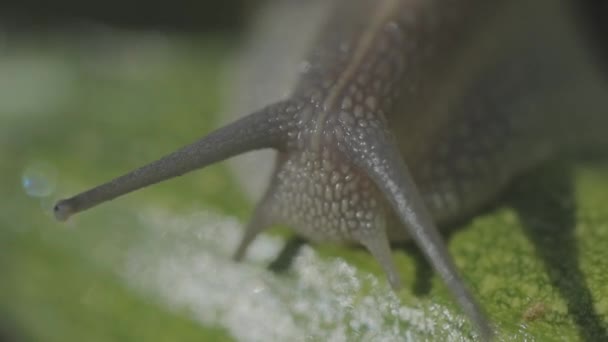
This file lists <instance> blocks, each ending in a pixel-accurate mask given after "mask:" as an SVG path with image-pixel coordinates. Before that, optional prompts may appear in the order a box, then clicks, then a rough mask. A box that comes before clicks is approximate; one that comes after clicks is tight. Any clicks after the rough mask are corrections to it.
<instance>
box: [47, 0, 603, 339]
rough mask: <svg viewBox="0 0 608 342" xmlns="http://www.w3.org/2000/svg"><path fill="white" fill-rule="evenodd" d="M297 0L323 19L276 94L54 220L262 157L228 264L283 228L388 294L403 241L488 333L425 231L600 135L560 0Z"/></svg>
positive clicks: (598, 107) (588, 60)
mask: <svg viewBox="0 0 608 342" xmlns="http://www.w3.org/2000/svg"><path fill="white" fill-rule="evenodd" d="M311 3H316V4H317V5H318V6H319V7H316V9H315V8H312V7H310V8H308V9H307V10H310V13H317V14H318V13H326V15H324V19H323V20H319V21H318V22H323V24H319V25H309V26H308V27H307V28H306V29H302V31H303V32H314V31H316V34H315V35H312V36H314V37H316V38H314V39H309V38H301V37H297V38H298V39H294V40H298V41H300V38H301V41H302V42H303V43H302V44H300V46H303V45H307V46H308V47H307V50H308V54H307V55H304V60H303V61H302V62H301V63H300V64H298V65H299V67H298V68H297V73H295V76H294V77H292V79H291V80H288V79H289V77H287V76H286V77H285V78H284V80H286V79H287V80H288V82H291V85H290V86H289V88H288V89H291V91H289V92H287V93H286V94H280V95H277V96H276V98H273V99H270V100H269V101H270V102H268V103H265V104H264V105H263V106H262V105H260V106H259V107H256V108H247V112H250V111H251V110H255V111H254V112H253V113H251V114H249V115H246V116H244V117H242V118H240V119H238V120H236V121H234V122H232V123H230V124H228V125H226V126H224V127H222V128H220V129H218V130H216V131H214V132H212V133H210V134H208V135H207V136H205V137H204V138H202V139H201V140H199V141H196V142H194V143H193V144H191V145H188V146H185V147H183V148H181V149H179V150H177V151H176V152H174V153H171V154H169V155H167V156H165V157H163V158H161V159H159V160H157V161H155V162H152V163H151V164H148V165H146V166H143V167H141V168H139V169H136V170H134V171H132V172H130V173H127V174H125V175H124V176H121V177H118V178H116V179H114V180H112V181H110V182H108V183H105V184H102V185H100V186H98V187H95V188H93V189H91V190H88V191H85V192H83V193H81V194H78V195H76V196H74V197H72V198H69V199H65V200H62V201H59V202H58V203H57V205H56V206H55V208H54V210H55V215H56V217H57V218H58V219H59V220H65V219H67V218H68V217H69V216H70V215H72V214H74V213H77V212H80V211H83V210H85V209H88V208H91V207H93V206H95V205H97V204H100V203H102V202H105V201H108V200H111V199H114V198H116V197H118V196H121V195H123V194H126V193H129V192H131V191H134V190H137V189H140V188H142V187H145V186H148V185H151V184H154V183H158V182H160V181H164V180H166V179H169V178H172V177H176V176H179V175H182V174H184V173H186V172H189V171H192V170H195V169H199V168H202V167H205V166H207V165H210V164H212V163H216V162H218V161H221V160H224V159H226V158H229V157H232V156H236V155H239V154H243V153H245V152H248V151H252V150H259V149H273V150H275V151H276V157H275V160H276V162H275V166H274V170H273V171H272V176H271V178H270V181H269V183H268V185H267V187H266V190H265V192H264V194H263V196H262V197H261V199H260V200H259V202H258V204H257V206H256V209H255V211H254V214H253V217H252V218H251V220H250V222H249V224H248V225H247V228H246V231H245V233H244V236H243V238H242V241H241V243H240V245H239V246H238V249H237V251H236V253H235V259H236V260H240V259H242V258H243V257H244V255H245V252H246V250H247V247H248V246H249V244H250V243H251V242H252V241H253V240H254V238H255V237H256V235H258V234H259V233H260V232H262V231H263V230H264V229H266V228H268V227H269V226H272V225H275V224H279V223H280V224H286V225H288V226H290V227H292V228H293V229H294V230H295V232H296V234H297V235H298V236H299V237H302V238H303V239H306V240H308V241H312V242H320V241H323V242H335V243H340V244H346V245H362V246H363V247H365V248H366V249H367V250H369V252H370V253H371V254H372V255H373V256H374V258H375V259H376V260H377V261H378V262H379V263H380V265H381V266H382V268H383V269H384V271H385V272H386V275H387V278H388V281H389V283H390V284H391V286H392V287H393V288H394V289H398V288H399V287H400V286H401V282H400V277H399V274H398V273H397V271H396V268H395V265H394V263H393V259H392V256H391V251H390V247H389V243H390V242H399V241H403V240H406V239H411V240H413V241H414V242H415V243H416V244H417V246H418V247H419V248H420V250H421V251H422V253H423V254H424V255H425V257H426V258H427V260H428V261H429V263H430V264H431V265H432V266H433V268H434V270H435V271H436V272H437V273H438V274H439V276H440V277H441V278H442V279H443V281H444V282H445V283H446V285H447V287H448V288H449V290H450V291H451V292H452V294H453V296H454V298H455V300H456V301H457V302H458V303H459V305H460V307H461V308H462V310H463V311H464V312H465V313H466V314H467V316H468V317H469V319H470V320H471V322H472V323H473V324H474V325H475V326H476V328H477V330H478V332H479V335H480V337H481V338H482V339H483V340H487V339H490V338H491V336H492V335H493V333H492V328H491V325H490V324H489V321H488V319H486V317H485V315H484V313H483V311H482V310H481V308H480V307H479V305H478V304H477V302H476V301H475V299H474V296H473V295H472V294H471V293H470V292H469V291H468V290H467V287H466V286H465V284H464V282H463V280H462V278H461V277H460V275H459V274H458V271H457V270H456V267H455V266H454V263H453V260H452V258H451V257H450V255H449V254H448V252H447V249H446V246H445V244H444V242H443V240H442V238H441V236H440V234H439V232H438V229H437V226H443V225H446V224H449V223H451V222H455V221H458V220H461V219H462V218H466V217H469V216H471V215H474V214H475V213H476V212H478V211H479V210H480V209H481V208H482V207H483V206H484V205H486V204H487V203H488V202H489V201H491V200H493V199H494V198H496V197H497V196H498V195H500V193H501V192H503V191H504V190H505V188H506V187H507V186H508V185H509V183H510V182H511V181H512V180H513V179H514V178H515V177H517V176H518V175H520V174H522V173H524V172H525V171H527V170H529V169H530V168H532V167H535V166H537V165H539V164H540V163H543V162H544V161H547V160H548V159H550V158H554V157H555V156H557V155H559V154H560V153H571V152H572V151H576V150H578V149H583V148H585V147H587V146H595V147H597V146H598V143H599V142H600V141H602V139H603V136H604V131H605V127H606V125H605V123H606V121H607V120H606V119H605V115H604V111H605V109H606V108H607V107H608V106H607V105H606V96H605V94H606V88H605V86H604V83H603V80H602V79H601V78H600V75H599V72H598V70H596V68H595V67H596V66H595V63H594V61H595V59H594V56H593V53H592V52H591V51H589V50H590V49H589V48H588V46H587V45H586V43H585V39H582V38H581V36H582V35H583V33H582V32H583V30H582V29H581V28H580V27H579V26H578V25H577V24H576V20H575V18H574V17H575V16H574V15H573V14H572V13H573V11H571V8H570V7H569V5H568V4H569V3H566V2H560V1H555V0H537V1H527V0H510V1H507V0H504V1H501V0H496V1H487V0H426V1H423V0H336V1H325V2H323V4H320V3H319V2H315V1H312V2H311ZM311 6H312V5H311ZM319 9H321V10H319ZM298 13H300V12H298ZM301 13H304V11H303V12H301ZM299 22H300V23H301V22H302V21H299ZM313 23H317V21H314V22H313ZM286 25H289V22H286ZM294 26H297V24H296V21H294ZM315 27H318V29H317V30H315V29H313V28H315ZM275 39H283V40H286V39H289V37H286V36H284V35H283V36H276V37H275ZM298 49H299V48H298ZM298 49H294V50H293V51H298ZM290 51H291V50H290ZM277 68H280V66H279V65H278V64H277ZM292 69H293V68H292ZM265 70H266V71H265V73H267V74H269V75H270V74H272V73H274V72H275V71H273V69H272V68H271V67H270V68H268V69H265ZM279 78H280V77H279ZM283 89H285V88H283ZM251 91H254V90H251ZM272 96H274V95H272ZM272 96H269V97H272ZM582 133H584V134H582Z"/></svg>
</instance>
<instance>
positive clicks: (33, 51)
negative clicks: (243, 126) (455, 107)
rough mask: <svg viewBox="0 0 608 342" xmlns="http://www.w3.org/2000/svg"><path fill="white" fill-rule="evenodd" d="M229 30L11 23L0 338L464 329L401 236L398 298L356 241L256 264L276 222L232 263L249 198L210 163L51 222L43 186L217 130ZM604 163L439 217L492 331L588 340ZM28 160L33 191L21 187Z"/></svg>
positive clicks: (88, 180)
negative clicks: (87, 32) (467, 216)
mask: <svg viewBox="0 0 608 342" xmlns="http://www.w3.org/2000/svg"><path fill="white" fill-rule="evenodd" d="M229 40H230V38H226V37H206V36H203V37H177V36H168V37H158V36H154V35H143V36H141V35H128V36H127V37H124V36H120V35H118V36H113V35H111V36H110V37H105V36H102V37H99V36H96V35H92V36H90V37H89V36H83V37H77V36H69V35H53V36H45V37H38V36H36V37H33V36H16V37H13V38H11V39H9V41H8V43H7V45H6V46H5V52H3V54H1V55H0V73H2V72H9V71H10V72H11V75H12V77H13V79H11V80H7V79H6V77H5V78H3V80H0V142H1V144H0V155H2V159H3V162H2V163H0V189H2V192H1V194H2V203H3V205H2V206H0V223H1V226H0V227H1V229H0V274H1V276H0V339H2V337H5V338H7V339H8V338H13V339H15V340H33V341H84V340H86V341H141V340H145V341H156V340H158V341H188V340H199V341H201V340H203V341H207V340H208V341H222V340H233V339H235V340H251V341H268V340H287V339H292V338H296V339H306V338H308V339H310V340H315V341H316V340H319V341H321V340H330V339H333V340H341V339H344V340H362V341H363V340H396V339H399V340H401V339H402V338H406V339H413V340H454V341H461V340H462V341H466V340H469V339H472V338H474V332H473V331H472V329H471V328H470V326H469V325H468V323H467V322H466V319H465V318H464V317H462V315H461V314H460V310H459V309H458V307H457V306H456V305H455V304H454V302H453V300H452V299H451V297H450V296H449V294H448V292H447V290H446V288H445V286H444V285H443V284H442V282H441V281H440V279H438V278H437V277H436V276H435V275H434V273H433V272H432V270H430V269H429V267H428V265H426V263H425V262H424V261H423V260H422V257H421V256H420V253H419V252H417V249H416V248H415V246H412V245H406V246H404V247H403V248H400V249H396V250H395V252H394V257H395V258H396V260H397V263H398V265H399V268H400V271H401V274H402V277H403V279H404V283H405V286H404V289H403V290H402V291H401V292H399V293H398V296H395V295H394V294H393V293H392V292H391V291H390V290H389V287H388V286H387V284H386V281H385V279H384V276H383V273H382V270H381V269H380V267H379V266H378V265H377V264H376V262H375V261H374V260H373V258H372V257H371V256H370V255H368V253H367V252H365V251H364V250H362V249H346V248H343V247H338V246H326V245H323V246H315V247H313V248H311V247H305V248H304V249H303V251H302V253H301V255H300V256H299V257H298V258H296V260H295V264H294V265H293V267H292V269H291V270H290V271H289V272H287V273H286V274H274V273H272V272H269V271H266V269H265V265H266V264H267V263H268V262H270V261H271V260H272V259H273V257H274V256H275V255H276V254H277V253H278V251H279V249H280V248H281V245H282V244H283V240H284V236H285V235H288V233H285V230H281V231H279V232H276V231H275V232H271V233H269V234H264V235H263V236H261V237H260V238H259V239H258V240H256V242H255V243H254V244H253V246H252V248H251V251H250V253H249V254H248V256H247V258H246V260H245V261H244V262H243V263H241V264H236V263H233V262H232V261H231V260H230V255H231V253H232V250H233V249H234V247H235V245H236V243H237V241H238V238H239V235H240V232H241V230H242V223H243V222H245V221H246V220H247V218H248V216H249V215H250V211H251V208H252V205H251V203H249V201H248V200H247V199H246V198H245V197H244V195H243V194H242V192H241V190H240V187H239V185H238V183H237V181H236V180H235V179H234V178H233V177H232V176H231V174H230V172H229V170H228V167H227V165H226V164H222V163H220V164H218V165H213V166H211V167H208V168H207V169H205V170H202V171H199V172H196V173H192V174H189V175H186V176H183V177H179V178H177V179H174V180H171V181H169V182H166V183H162V184H158V185H156V186H154V187H150V188H148V189H144V190H141V191H138V192H136V193H133V194H129V195H128V196H125V197H123V198H120V199H117V200H114V201H112V202H110V203H106V204H103V205H101V206H99V207H96V208H95V209H93V210H91V211H89V212H86V213H83V214H81V215H78V216H76V217H74V218H72V219H70V220H69V221H68V222H67V223H65V224H64V223H57V222H55V221H54V220H53V218H52V217H51V215H50V208H51V206H52V203H53V201H54V200H55V199H57V198H59V197H64V196H67V195H72V194H74V193H76V192H78V191H81V190H83V189H86V188H87V187H90V186H92V185H96V184H98V183H100V182H102V181H106V180H108V179H110V178H112V177H115V176H117V175H119V174H121V173H123V172H125V171H127V170H130V169H132V168H134V167H137V166H140V165H141V164H144V163H146V162H149V161H151V160H154V159H156V158H158V157H159V156H161V155H163V154H166V153H168V152H171V151H172V150H173V149H175V148H177V147H179V146H182V145H184V144H186V143H189V142H191V141H193V140H195V139H197V138H199V137H200V136H202V135H204V134H206V133H207V132H209V131H210V130H212V128H213V127H215V125H216V122H217V113H219V112H220V111H221V109H220V104H219V100H218V99H219V97H220V94H219V89H220V77H221V72H220V71H221V70H222V68H223V67H225V60H226V59H227V58H228V56H229V55H230V53H231V52H232V51H231V48H230V45H229V44H227V43H225V41H229ZM4 75H7V74H6V73H4ZM32 80H33V81H32ZM28 82H29V83H28ZM41 84H43V85H44V84H46V85H47V88H44V87H42V86H41ZM19 97H23V98H24V99H25V100H23V99H20V98H19ZM36 103H39V104H38V105H36ZM32 170H33V171H32ZM607 171H608V166H607V165H606V164H605V163H602V162H585V163H576V164H574V166H573V165H572V164H571V163H566V162H556V163H552V164H551V165H547V166H546V167H543V168H542V169H539V170H537V171H535V172H533V173H532V174H531V175H529V176H528V177H526V178H524V179H522V180H521V181H520V182H518V183H516V185H514V186H513V188H512V189H511V191H510V192H509V193H508V194H506V195H505V196H504V198H502V199H501V201H499V202H497V203H496V205H495V206H494V207H493V208H491V209H489V210H487V211H485V212H483V213H480V214H479V215H477V216H475V217H473V218H472V219H471V220H470V221H468V222H466V223H464V224H463V225H461V226H459V227H458V228H457V229H451V230H448V231H446V239H447V240H448V245H449V249H450V252H451V254H452V255H453V257H454V259H455V261H456V264H457V265H458V267H459V269H460V270H461V273H462V275H463V276H464V278H465V279H466V281H467V282H468V284H469V285H470V287H471V288H472V290H473V292H474V293H476V294H477V298H478V299H479V302H480V303H481V304H482V306H483V307H484V308H485V309H486V311H487V313H488V316H489V317H491V319H492V321H493V322H495V324H496V325H497V329H498V337H499V340H505V341H519V340H536V341H576V340H593V341H595V340H601V339H602V338H606V329H607V326H608V285H607V284H608V279H607V278H608V276H607V275H606V272H605V270H607V269H608V265H607V263H608V261H607V260H608V255H607V253H608V249H607V248H605V246H606V242H607V241H608V207H607V206H606V203H608V172H607ZM32 172H34V173H35V172H38V173H40V174H42V176H41V177H42V178H41V182H42V183H43V184H42V186H43V187H44V186H48V187H49V188H50V189H51V190H50V191H49V193H48V196H43V197H33V196H29V195H28V194H27V193H26V188H27V189H29V190H30V191H31V190H32V189H31V186H30V187H28V186H26V187H24V185H23V184H22V183H23V179H22V178H23V177H24V176H28V175H29V176H31V175H32ZM34 190H35V189H34Z"/></svg>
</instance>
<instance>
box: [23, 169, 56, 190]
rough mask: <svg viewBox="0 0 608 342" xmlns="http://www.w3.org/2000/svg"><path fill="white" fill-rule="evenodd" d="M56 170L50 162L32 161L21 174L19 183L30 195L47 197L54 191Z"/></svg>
mask: <svg viewBox="0 0 608 342" xmlns="http://www.w3.org/2000/svg"><path fill="white" fill-rule="evenodd" d="M56 179H57V170H56V169H55V168H54V167H53V166H52V165H50V164H48V163H44V162H34V163H31V164H30V165H28V166H27V167H26V168H25V170H24V171H23V175H22V176H21V185H22V186H23V189H24V190H25V192H26V193H27V194H28V195H29V196H32V197H47V196H50V195H51V194H52V193H53V191H55V186H56Z"/></svg>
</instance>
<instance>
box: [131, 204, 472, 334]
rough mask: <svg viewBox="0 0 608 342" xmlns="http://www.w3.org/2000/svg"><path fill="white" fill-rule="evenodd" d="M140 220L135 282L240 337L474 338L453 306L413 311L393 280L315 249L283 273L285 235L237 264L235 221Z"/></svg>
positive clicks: (159, 215)
mask: <svg viewBox="0 0 608 342" xmlns="http://www.w3.org/2000/svg"><path fill="white" fill-rule="evenodd" d="M140 218H141V221H142V225H143V226H144V227H145V229H147V230H148V231H147V232H146V234H145V236H147V237H146V240H145V241H143V242H142V243H140V244H138V245H136V246H134V247H132V249H131V250H130V251H129V252H128V259H127V267H126V269H125V270H124V272H123V273H124V275H125V277H126V278H127V280H128V281H129V283H130V284H132V286H134V287H135V288H137V289H139V290H142V291H144V292H147V293H151V294H152V295H153V296H155V297H159V298H160V300H161V302H164V303H166V304H167V305H169V306H171V307H174V308H177V309H179V310H182V309H183V308H186V309H187V310H189V311H190V312H192V314H193V316H194V318H195V319H196V320H198V321H200V322H202V323H203V324H205V325H218V326H221V327H223V328H225V329H226V330H228V331H229V332H230V333H231V334H232V335H233V336H234V337H235V338H236V339H237V340H239V341H303V340H310V341H325V340H331V341H353V340H360V341H372V340H373V341H404V340H406V341H408V340H409V341H414V340H429V339H436V338H441V340H445V341H466V340H468V337H466V336H463V334H462V333H461V331H462V326H463V324H464V321H463V319H462V318H461V317H460V316H458V315H455V314H454V313H453V312H450V311H449V310H448V309H447V308H444V307H441V306H438V305H435V304H434V305H432V306H430V307H427V308H425V309H421V308H420V309H419V308H412V307H407V306H404V305H402V304H401V303H400V301H399V299H398V298H397V297H396V296H395V294H394V293H393V292H392V291H391V290H390V288H389V287H388V286H387V285H386V283H385V282H384V281H379V280H378V279H377V278H376V277H375V276H374V275H371V274H365V273H364V272H361V271H358V270H357V269H356V268H355V267H353V266H352V265H349V264H348V263H347V262H345V261H343V260H341V259H333V260H324V259H322V258H320V257H318V256H317V255H316V253H315V251H314V250H313V249H312V248H310V247H304V248H303V249H302V251H301V252H300V254H299V256H298V257H297V258H296V259H295V261H294V264H293V265H292V267H291V270H290V271H289V272H288V273H287V274H283V275H276V274H274V273H272V272H270V271H268V270H267V269H266V266H267V264H268V263H269V262H270V261H272V260H273V258H274V257H275V256H276V255H277V254H278V252H279V250H280V249H281V248H282V246H283V241H282V240H281V239H279V238H276V237H271V236H267V235H261V236H259V237H258V238H257V239H256V241H255V242H254V243H253V244H252V246H251V247H250V249H249V251H248V254H247V257H246V260H245V261H244V262H242V263H235V262H233V261H232V260H231V255H232V253H233V251H234V249H235V248H236V246H237V244H238V241H239V239H240V237H241V234H242V231H243V227H242V225H241V224H240V223H239V222H238V221H236V220H235V219H233V218H227V217H224V216H221V215H217V214H213V213H209V212H197V213H194V214H190V215H185V216H175V215H172V214H171V213H170V212H167V211H166V210H162V209H161V210H159V209H153V210H147V211H145V212H144V213H142V215H141V216H140Z"/></svg>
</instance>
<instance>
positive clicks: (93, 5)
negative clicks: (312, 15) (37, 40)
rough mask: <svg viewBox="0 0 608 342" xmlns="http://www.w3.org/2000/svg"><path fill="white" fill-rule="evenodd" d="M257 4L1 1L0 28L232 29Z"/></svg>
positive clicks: (235, 0)
mask: <svg viewBox="0 0 608 342" xmlns="http://www.w3.org/2000/svg"><path fill="white" fill-rule="evenodd" d="M259 2H260V1H256V0H218V1H213V0H198V1H197V0H176V1H129V0H122V1H121V0H105V1H86V0H85V1H78V0H2V1H0V25H2V26H4V27H5V28H16V29H27V30H30V29H33V30H37V29H46V28H49V27H53V28H61V27H72V26H74V25H78V24H81V23H82V24H103V25H108V26H113V27H118V28H129V29H158V30H171V31H186V32H197V31H208V30H213V31H216V30H234V29H237V28H239V27H242V24H243V23H244V21H245V18H246V13H248V11H249V10H250V9H251V8H253V7H254V6H255V5H256V4H258V3H259Z"/></svg>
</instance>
